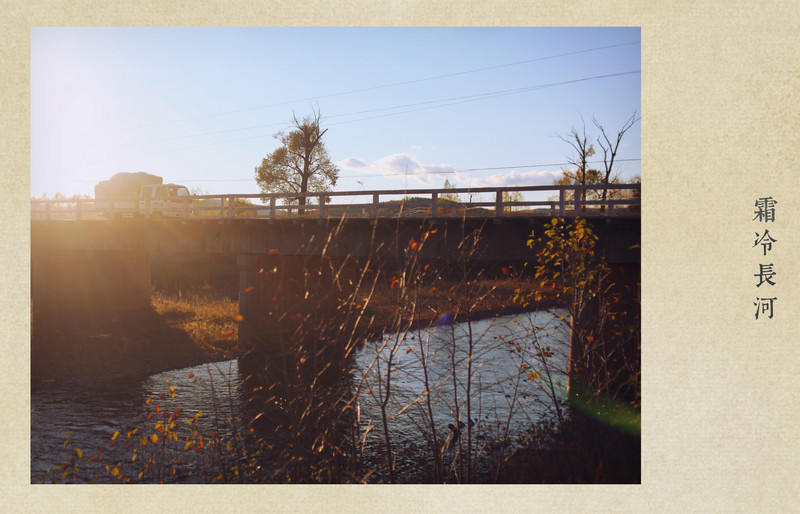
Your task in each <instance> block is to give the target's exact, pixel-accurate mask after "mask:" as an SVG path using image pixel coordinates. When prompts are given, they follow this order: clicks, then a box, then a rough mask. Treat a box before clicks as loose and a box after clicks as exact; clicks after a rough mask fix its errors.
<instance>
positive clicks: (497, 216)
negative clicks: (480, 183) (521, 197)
mask: <svg viewBox="0 0 800 514" xmlns="http://www.w3.org/2000/svg"><path fill="white" fill-rule="evenodd" d="M502 218H503V191H502V190H500V189H498V190H497V193H495V198H494V222H495V223H500V220H501V219H502Z"/></svg>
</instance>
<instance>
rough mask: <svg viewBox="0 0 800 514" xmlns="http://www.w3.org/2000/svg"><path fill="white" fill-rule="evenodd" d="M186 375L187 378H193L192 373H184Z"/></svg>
mask: <svg viewBox="0 0 800 514" xmlns="http://www.w3.org/2000/svg"><path fill="white" fill-rule="evenodd" d="M186 376H187V377H189V378H194V373H189V374H188V375H186ZM147 401H148V402H149V401H150V400H147Z"/></svg>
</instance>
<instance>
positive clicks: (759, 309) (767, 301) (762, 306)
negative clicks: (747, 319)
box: [753, 297, 777, 319]
mask: <svg viewBox="0 0 800 514" xmlns="http://www.w3.org/2000/svg"><path fill="white" fill-rule="evenodd" d="M775 300H777V298H758V297H756V301H755V302H753V305H755V306H756V319H758V315H759V313H760V314H764V313H765V312H768V313H769V316H768V317H769V318H770V319H772V302H774V301H775Z"/></svg>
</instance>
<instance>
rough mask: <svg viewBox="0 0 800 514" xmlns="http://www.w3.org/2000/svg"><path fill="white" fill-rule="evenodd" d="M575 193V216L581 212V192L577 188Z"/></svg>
mask: <svg viewBox="0 0 800 514" xmlns="http://www.w3.org/2000/svg"><path fill="white" fill-rule="evenodd" d="M574 191H575V216H578V215H580V212H581V190H580V189H578V188H575V189H574Z"/></svg>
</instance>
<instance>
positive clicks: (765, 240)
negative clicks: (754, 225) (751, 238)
mask: <svg viewBox="0 0 800 514" xmlns="http://www.w3.org/2000/svg"><path fill="white" fill-rule="evenodd" d="M775 242H777V239H773V238H772V236H770V235H769V230H764V235H763V236H760V237H759V235H758V232H756V242H755V243H753V246H756V245H758V244H760V245H761V246H763V247H764V255H767V252H771V251H772V243H775Z"/></svg>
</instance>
